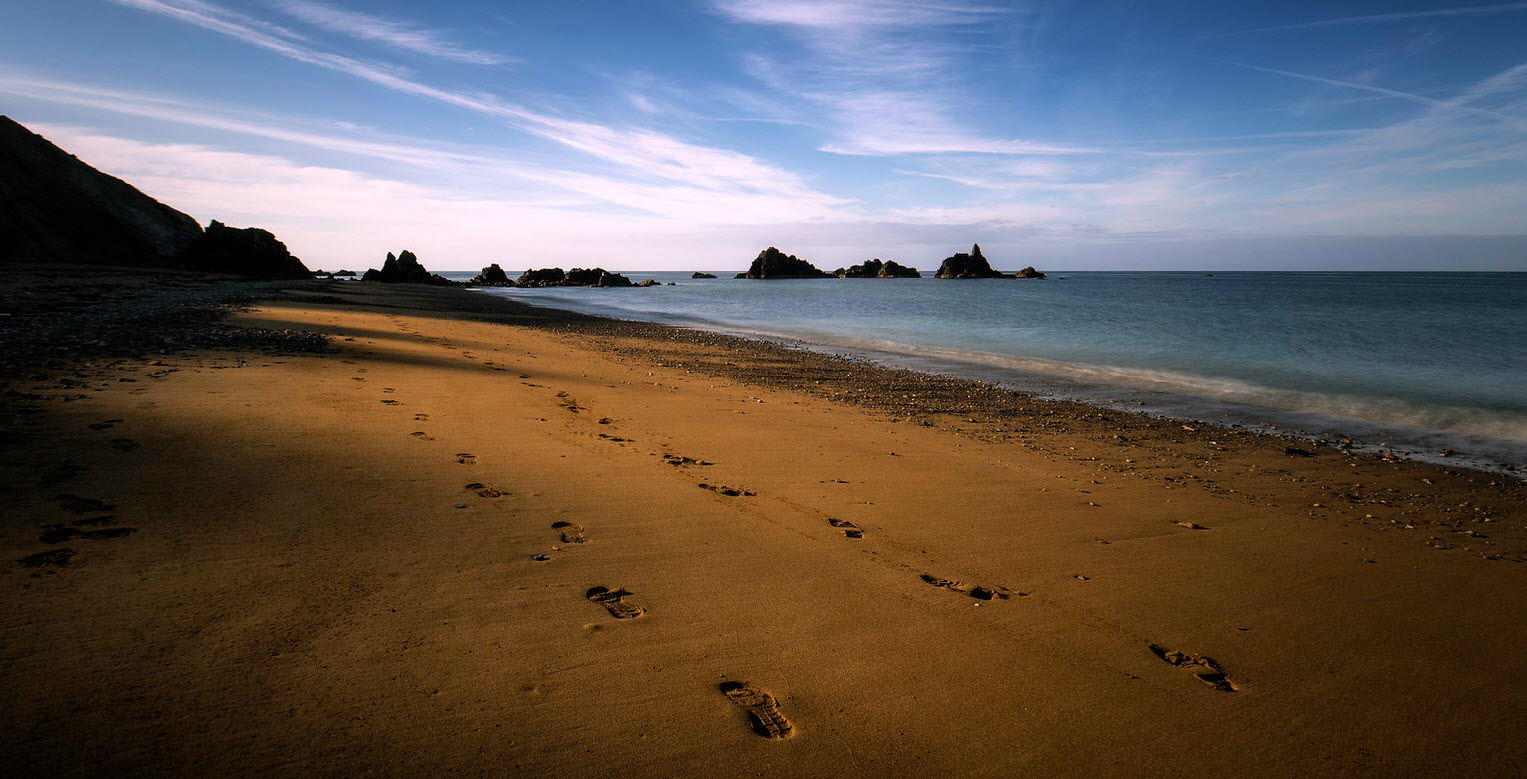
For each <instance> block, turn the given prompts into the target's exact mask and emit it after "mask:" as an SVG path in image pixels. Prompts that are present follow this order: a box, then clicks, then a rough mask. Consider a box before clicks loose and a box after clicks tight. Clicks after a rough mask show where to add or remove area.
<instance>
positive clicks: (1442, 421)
mask: <svg viewBox="0 0 1527 779" xmlns="http://www.w3.org/2000/svg"><path fill="white" fill-rule="evenodd" d="M714 273H715V275H717V276H719V277H720V278H716V279H692V278H690V275H691V274H690V273H689V272H683V273H672V272H658V273H640V272H627V273H626V274H625V275H627V276H628V277H630V278H631V279H632V280H633V281H641V280H643V279H648V278H651V279H655V280H657V281H659V282H661V283H662V284H663V285H664V286H661V287H650V288H637V289H591V288H576V287H572V288H569V287H562V288H546V289H518V288H491V289H485V290H483V291H484V292H485V293H487V294H493V295H504V296H507V297H511V298H515V299H519V300H524V301H527V302H531V303H536V304H540V305H546V306H552V307H556V308H563V309H570V310H574V311H580V312H584V313H590V314H599V315H603V316H609V317H616V318H622V319H635V320H643V321H651V322H663V323H668V324H674V325H682V326H686V327H695V328H701V329H706V330H716V331H722V332H726V333H732V334H740V335H747V336H753V337H760V338H767V339H774V340H780V341H784V342H788V343H791V344H794V345H797V346H799V347H801V348H806V349H814V350H820V351H827V352H834V353H841V354H848V355H853V356H857V357H866V358H869V359H871V360H873V361H876V362H880V363H884V364H887V365H893V366H897V367H904V368H912V369H916V370H921V371H926V372H932V373H941V374H949V375H956V376H962V377H967V378H973V379H981V380H984V381H988V382H992V383H995V384H998V385H1001V386H1004V387H1009V388H1012V389H1015V390H1021V391H1023V392H1027V393H1031V394H1034V395H1037V396H1040V397H1045V398H1059V399H1068V400H1076V401H1081V402H1084V403H1089V404H1094V405H1097V406H1106V407H1109V408H1116V409H1126V410H1131V411H1137V412H1141V413H1145V414H1150V415H1159V416H1163V417H1168V418H1173V419H1179V420H1183V421H1184V422H1191V421H1196V422H1201V423H1213V424H1219V425H1224V426H1235V427H1242V428H1249V429H1253V430H1258V431H1265V432H1269V433H1278V434H1283V435H1292V436H1297V437H1301V438H1307V439H1312V440H1321V439H1324V440H1326V441H1329V442H1332V443H1336V442H1340V441H1343V440H1350V441H1351V442H1352V444H1353V447H1354V448H1355V449H1357V450H1360V451H1375V452H1387V453H1392V454H1394V455H1396V456H1403V457H1408V458H1412V459H1418V460H1425V461H1430V462H1437V463H1456V464H1461V465H1466V466H1468V467H1473V468H1482V469H1485V470H1492V471H1501V472H1504V473H1511V474H1514V475H1516V476H1518V477H1519V478H1522V477H1527V273H1398V272H1361V273H1358V272H1353V273H1341V272H1327V273H1280V272H1216V273H1212V274H1211V273H1188V272H1180V273H1178V272H1075V273H1066V272H1052V273H1050V274H1049V277H1048V278H1046V279H1042V280H1038V279H1034V280H1025V279H1019V280H1010V279H981V280H959V281H956V280H943V279H933V278H923V279H814V280H793V279H792V280H767V281H760V280H748V279H735V278H733V276H734V275H735V271H732V272H720V271H715V272H714ZM443 275H445V276H447V277H448V278H456V279H459V280H465V279H467V278H470V276H471V275H473V274H468V273H455V274H453V273H447V274H443ZM512 276H513V274H511V277H512ZM669 282H673V284H674V286H667V284H668V283H669Z"/></svg>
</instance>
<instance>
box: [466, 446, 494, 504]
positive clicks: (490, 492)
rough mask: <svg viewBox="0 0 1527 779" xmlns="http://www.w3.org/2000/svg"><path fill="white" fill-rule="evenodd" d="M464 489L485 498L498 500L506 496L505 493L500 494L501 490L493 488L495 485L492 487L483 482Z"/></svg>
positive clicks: (473, 483) (469, 485)
mask: <svg viewBox="0 0 1527 779" xmlns="http://www.w3.org/2000/svg"><path fill="white" fill-rule="evenodd" d="M468 456H470V455H468ZM462 489H465V490H471V491H473V492H475V493H477V494H478V495H480V496H482V497H484V498H497V497H502V496H503V494H504V493H503V492H500V491H499V490H497V489H495V488H494V487H493V485H491V484H483V483H482V482H476V481H474V482H472V483H471V484H468V485H467V486H465V487H463V488H462Z"/></svg>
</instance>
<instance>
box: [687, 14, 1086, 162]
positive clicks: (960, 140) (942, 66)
mask: <svg viewBox="0 0 1527 779" xmlns="http://www.w3.org/2000/svg"><path fill="white" fill-rule="evenodd" d="M714 8H715V10H716V12H717V13H719V14H720V15H722V16H723V17H725V18H728V19H730V20H732V21H734V22H739V23H744V24H750V25H762V26H768V27H773V28H776V29H779V30H781V31H783V32H784V34H785V35H786V36H787V37H788V38H789V39H791V40H793V41H795V42H797V43H798V44H799V46H800V47H801V51H800V53H797V52H795V51H791V52H790V53H788V54H786V55H783V56H778V55H766V54H763V53H760V52H752V53H749V54H748V55H747V56H746V57H745V65H746V66H747V68H748V71H749V72H750V73H751V74H752V75H753V76H754V77H755V78H757V79H758V80H759V81H761V82H763V83H764V84H766V85H768V86H770V87H771V88H772V89H774V90H776V91H778V92H781V93H784V94H789V95H792V96H794V97H796V98H799V99H804V100H806V101H808V102H810V103H813V104H815V105H817V106H819V107H821V108H822V109H824V110H825V116H824V119H823V123H824V124H826V125H827V126H828V127H830V128H832V130H833V132H834V135H835V137H834V139H833V140H831V141H829V142H827V143H825V144H823V146H822V150H823V151H827V152H831V153H836V154H851V155H864V156H899V155H935V154H987V155H1003V154H1078V153H1086V152H1088V151H1090V150H1088V149H1083V148H1078V147H1075V146H1073V145H1070V144H1060V143H1050V142H1045V141H1035V140H1030V139H1022V138H1004V137H993V136H992V135H991V134H988V133H986V132H983V129H984V128H981V127H976V126H972V123H971V122H970V121H969V119H968V116H969V114H967V115H966V116H965V117H961V116H960V113H961V112H960V110H959V102H960V101H961V100H962V98H964V99H968V100H971V101H973V100H974V98H973V97H971V96H969V95H968V94H965V92H966V90H965V87H964V84H963V83H962V81H961V78H960V76H959V75H958V74H959V70H960V68H961V67H962V66H963V65H964V64H965V63H964V61H963V59H962V58H963V57H966V56H969V55H970V53H971V52H972V51H979V50H980V49H981V46H980V45H979V43H978V39H979V38H980V36H981V34H982V33H983V31H985V30H986V29H987V28H989V27H990V26H991V25H993V24H1006V23H1012V22H1013V20H1014V19H1016V18H1021V17H1022V16H1023V15H1024V13H1023V12H1022V11H1021V10H1018V9H1016V8H1015V7H1014V6H1012V5H1006V4H1004V5H995V4H986V3H973V2H959V1H958V0H949V1H948V2H925V1H920V0H867V1H851V0H824V1H823V2H805V1H804V0H802V1H800V2H773V1H772V0H715V3H714Z"/></svg>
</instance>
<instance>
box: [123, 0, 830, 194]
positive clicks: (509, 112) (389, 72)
mask: <svg viewBox="0 0 1527 779" xmlns="http://www.w3.org/2000/svg"><path fill="white" fill-rule="evenodd" d="M113 2H116V3H119V4H122V5H126V6H129V7H133V8H139V9H142V10H145V11H149V12H152V13H157V14H162V15H165V16H168V17H171V18H175V19H179V20H181V21H185V22H187V23H189V24H193V25H196V26H198V27H202V28H204V29H208V30H212V31H214V32H218V33H222V34H224V35H228V36H230V37H232V38H235V39H237V40H240V41H243V42H245V43H248V44H250V45H253V46H257V47H260V48H263V49H266V50H267V51H271V52H274V53H277V54H280V55H282V56H285V57H289V58H291V59H294V60H297V61H300V62H305V63H308V64H311V65H315V66H318V67H322V68H326V69H328V70H333V71H336V72H340V73H345V74H347V75H350V76H353V77H355V78H359V79H362V80H365V81H368V82H370V83H372V84H376V85H378V86H381V87H384V88H387V89H390V90H393V91H396V92H399V93H402V94H407V95H412V96H414V97H419V98H423V99H427V100H433V101H436V102H439V103H443V104H446V105H450V106H454V107H456V108H460V109H463V110H466V111H471V112H474V113H477V114H480V115H483V116H489V117H493V118H497V119H500V120H503V121H505V122H507V123H509V124H510V125H511V126H513V127H515V128H517V129H519V130H521V131H524V132H527V133H530V134H532V135H535V136H537V137H539V138H542V139H545V140H549V141H552V142H554V143H558V144H561V145H563V146H566V147H569V148H572V149H576V150H578V151H580V152H583V153H585V154H588V155H590V156H593V157H596V158H598V159H601V160H603V161H605V162H608V163H612V164H614V165H615V166H617V168H620V169H624V170H626V171H627V172H629V173H631V174H636V175H643V176H652V177H658V178H662V179H668V180H670V181H674V182H679V183H681V184H686V185H689V186H695V187H700V188H703V189H714V190H718V191H723V192H742V193H749V192H750V193H756V194H766V195H774V196H779V197H781V198H793V199H794V200H796V201H797V202H800V203H809V204H814V205H818V206H822V207H831V206H837V205H842V204H843V201H841V200H838V199H836V198H832V197H829V196H827V195H824V194H822V193H820V192H816V191H814V190H813V189H811V187H810V186H808V185H807V184H806V183H805V182H804V181H802V179H801V178H800V177H799V176H797V175H796V174H794V173H792V172H790V171H787V170H784V169H781V168H778V167H775V166H772V165H769V164H767V163H764V162H762V161H760V160H758V159H755V158H753V157H750V156H748V155H745V154H741V153H738V152H734V151H730V150H727V149H719V148H714V147H710V146H704V145H699V144H693V143H688V142H685V141H682V140H679V139H677V138H673V137H670V136H667V135H664V134H662V133H659V132H656V131H652V130H643V129H625V128H616V127H611V126H608V125H602V124H598V123H594V122H584V121H578V120H574V119H565V118H562V117H557V116H552V115H550V114H546V113H542V112H538V111H533V110H530V109H527V108H524V107H522V106H517V105H514V104H511V103H507V102H504V101H502V100H499V99H497V98H495V97H492V96H489V95H480V94H467V93H463V92H457V91H452V90H448V89H443V88H439V87H435V86H432V85H430V84H427V83H424V82H422V81H419V80H417V79H414V78H411V77H409V76H407V75H404V74H402V73H400V72H397V71H395V70H393V69H390V68H387V67H384V66H381V65H376V64H373V63H367V62H362V61H360V60H357V59H354V58H351V57H346V56H343V55H340V54H335V53H333V52H329V51H324V50H322V49H319V48H317V47H315V46H311V45H306V44H301V43H298V42H296V41H292V40H288V39H285V38H282V37H278V36H276V35H273V34H270V33H269V32H267V31H265V30H264V29H262V28H261V27H259V26H257V25H253V24H249V23H246V21H245V18H244V17H242V15H238V14H234V13H232V12H228V11H227V10H226V9H223V8H221V7H218V6H214V5H211V4H209V3H204V2H200V0H113Z"/></svg>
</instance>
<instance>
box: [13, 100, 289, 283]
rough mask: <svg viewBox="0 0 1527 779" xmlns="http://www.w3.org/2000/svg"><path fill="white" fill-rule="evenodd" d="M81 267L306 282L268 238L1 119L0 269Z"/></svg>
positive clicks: (286, 254)
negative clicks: (190, 210)
mask: <svg viewBox="0 0 1527 779" xmlns="http://www.w3.org/2000/svg"><path fill="white" fill-rule="evenodd" d="M12 263H26V264H40V263H77V264H84V265H110V266H117V267H137V268H170V269H175V270H192V271H204V272H208V273H229V274H234V275H239V276H247V277H253V278H266V279H299V278H307V277H308V276H309V275H310V273H309V271H308V269H307V267H306V266H305V265H303V264H302V261H301V260H299V259H297V258H296V257H293V256H292V255H291V253H290V252H288V251H287V249H286V246H285V245H284V244H282V243H281V242H280V241H278V240H276V238H275V236H274V235H271V234H270V233H269V232H267V231H265V230H261V229H258V228H246V229H242V230H240V229H235V228H231V227H228V226H227V225H224V224H223V223H222V222H218V221H215V220H214V221H213V222H212V223H211V224H209V225H208V227H207V229H206V230H202V228H201V226H200V225H199V224H197V222H196V220H195V219H193V218H192V217H190V216H189V215H187V214H184V213H182V212H180V211H177V210H175V209H174V208H171V207H170V206H167V205H165V204H163V203H160V202H159V201H157V200H155V199H153V198H151V197H149V196H148V195H145V194H143V193H142V192H140V191H139V190H138V189H137V188H135V187H133V186H132V185H131V184H128V183H127V182H125V181H123V180H121V179H119V178H116V177H113V176H110V175H107V174H105V173H102V172H101V171H99V170H96V169H95V168H93V167H91V166H90V165H88V164H86V163H85V162H84V161H82V160H80V159H79V158H78V157H75V156H74V155H72V154H69V153H68V152H66V151H64V150H63V149H60V148H58V147H57V146H55V145H54V144H53V143H52V142H51V141H49V140H48V139H46V138H44V137H42V136H41V135H38V134H36V133H34V132H32V131H31V130H28V129H27V128H25V127H23V126H22V125H20V124H18V123H16V122H15V121H13V120H11V119H10V118H9V117H5V116H0V264H12Z"/></svg>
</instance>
